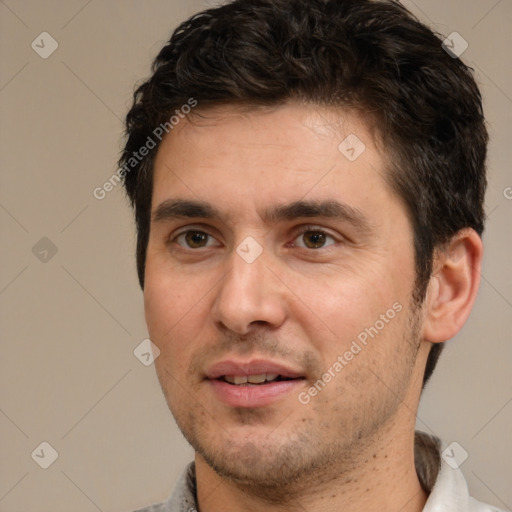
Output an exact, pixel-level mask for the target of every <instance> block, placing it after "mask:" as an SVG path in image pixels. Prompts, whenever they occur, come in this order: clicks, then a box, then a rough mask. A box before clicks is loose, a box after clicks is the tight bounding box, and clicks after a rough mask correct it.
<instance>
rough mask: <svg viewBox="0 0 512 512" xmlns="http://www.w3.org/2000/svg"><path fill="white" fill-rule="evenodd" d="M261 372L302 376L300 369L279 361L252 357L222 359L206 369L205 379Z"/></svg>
mask: <svg viewBox="0 0 512 512" xmlns="http://www.w3.org/2000/svg"><path fill="white" fill-rule="evenodd" d="M263 373H270V374H277V375H280V376H281V377H286V378H288V379H296V378H300V377H304V375H303V374H302V373H300V371H298V370H295V369H293V368H290V367H288V366H285V365H283V364H281V363H277V362H274V361H269V360H265V359H253V360H251V361H235V360H232V359H230V360H224V361H220V362H218V363H216V364H214V365H213V366H211V367H209V368H208V370H207V371H206V378H207V379H218V378H220V377H224V376H226V375H228V376H242V375H245V376H249V375H261V374H263Z"/></svg>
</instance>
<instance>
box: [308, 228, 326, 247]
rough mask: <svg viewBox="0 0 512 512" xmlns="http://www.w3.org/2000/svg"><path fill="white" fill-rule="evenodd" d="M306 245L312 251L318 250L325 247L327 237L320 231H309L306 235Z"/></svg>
mask: <svg viewBox="0 0 512 512" xmlns="http://www.w3.org/2000/svg"><path fill="white" fill-rule="evenodd" d="M303 236H304V243H305V244H306V247H309V248H310V249H318V248H319V247H323V246H324V245H325V239H326V236H325V234H324V233H320V232H318V231H307V232H306V233H304V235H303Z"/></svg>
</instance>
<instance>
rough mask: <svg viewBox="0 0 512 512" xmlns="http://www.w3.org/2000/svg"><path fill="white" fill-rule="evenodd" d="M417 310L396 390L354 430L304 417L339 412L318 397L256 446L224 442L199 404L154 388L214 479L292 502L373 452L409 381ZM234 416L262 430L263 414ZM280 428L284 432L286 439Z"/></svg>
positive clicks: (344, 423) (347, 475)
mask: <svg viewBox="0 0 512 512" xmlns="http://www.w3.org/2000/svg"><path fill="white" fill-rule="evenodd" d="M420 309H421V308H420V307H418V304H416V306H415V307H412V308H411V309H410V310H409V319H408V321H409V326H408V329H407V331H406V332H405V333H404V336H403V338H404V339H403V343H405V344H407V348H406V350H407V354H406V355H404V357H405V358H406V361H405V362H404V363H403V364H402V369H401V374H400V375H399V377H398V379H397V382H396V386H395V389H394V390H393V391H391V392H390V393H389V394H388V396H387V397H386V398H385V401H382V400H381V398H379V399H378V400H376V401H375V403H379V408H378V413H375V410H371V409H370V410H366V411H361V414H360V415H359V418H358V422H359V424H355V423H354V421H353V418H348V420H347V418H346V417H343V416H342V415H341V416H339V417H336V415H334V422H336V424H337V425H340V427H339V428H335V427H334V426H333V423H334V422H330V424H329V425H327V427H328V430H327V431H325V430H322V424H323V425H324V426H325V425H326V424H325V420H324V419H323V418H322V417H321V416H320V417H317V418H314V417H311V416H307V408H308V407H313V408H315V409H318V411H319V413H318V414H321V411H322V407H323V408H324V409H325V407H326V406H327V408H330V409H331V412H332V411H334V412H336V409H338V410H340V408H339V407H338V408H336V406H334V407H333V406H332V404H328V403H327V402H326V401H322V397H321V393H320V394H319V396H318V397H316V398H317V402H316V403H314V404H313V403H310V404H308V405H306V406H304V407H305V408H306V409H305V412H306V414H304V415H301V414H300V413H301V412H302V410H299V417H298V418H297V417H296V416H297V415H296V414H291V415H290V416H289V417H287V418H284V419H283V421H282V424H280V425H279V426H278V427H276V429H275V430H274V431H270V430H269V432H268V433H267V435H266V436H263V437H260V438H258V439H259V440H258V441H257V443H255V442H254V440H253V441H251V440H238V439H236V438H233V437H230V435H229V432H228V431H227V430H225V429H223V427H222V425H220V423H216V422H215V421H214V419H213V418H212V416H211V415H210V414H209V413H208V412H206V409H205V408H204V407H203V406H201V405H198V406H196V407H191V408H190V407H189V406H190V403H188V404H184V403H181V404H176V403H175V402H174V401H173V400H172V399H171V396H170V395H171V394H172V392H168V391H169V387H168V386H166V385H165V382H164V381H163V380H162V379H160V382H161V384H162V388H163V390H164V394H165V395H166V398H167V403H168V405H169V407H170V409H171V412H172V413H173V416H174V418H175V420H176V422H177V424H178V427H179V428H180V430H181V432H182V433H183V435H184V436H185V438H186V439H187V441H188V442H189V443H190V445H191V446H192V447H193V448H194V450H195V452H196V453H197V454H198V455H199V456H200V457H202V458H203V459H204V461H205V462H206V463H207V464H208V465H209V466H210V467H211V468H212V469H213V470H214V471H215V472H216V473H217V474H218V475H219V476H221V477H223V478H225V479H227V480H229V481H231V482H233V483H234V484H235V485H237V486H238V487H239V488H240V489H241V490H243V491H245V492H247V493H249V494H251V495H253V496H256V497H259V498H260V499H262V500H264V501H269V502H272V503H289V502H290V501H292V502H293V501H295V500H296V499H297V496H298V494H301V490H303V489H309V490H311V489H312V488H314V487H321V486H323V485H327V484H329V482H331V481H332V480H338V481H340V483H342V482H343V480H344V479H346V480H347V481H349V480H350V479H351V478H352V475H353V474H354V472H357V470H358V469H359V468H360V467H361V454H362V453H368V452H369V450H370V449H371V448H372V447H374V446H376V443H377V442H378V441H377V439H378V438H379V435H380V434H381V433H382V431H383V429H385V428H386V427H387V425H388V424H389V423H390V421H392V420H393V417H394V415H395V413H396V412H397V409H398V407H399V406H400V403H401V400H402V399H403V397H404V395H405V390H406V388H407V386H408V384H409V383H410V380H411V375H412V369H413V366H414V363H415V360H416V355H417V353H418V349H419V345H420V339H419V318H420ZM160 377H162V375H160V372H159V378H160ZM338 378H339V377H338ZM166 390H167V392H166ZM324 412H325V411H324ZM232 414H233V415H234V416H236V417H237V418H236V419H237V421H238V424H241V425H254V424H262V425H264V417H265V415H266V414H267V413H266V412H265V411H260V410H254V409H253V410H251V409H249V410H248V409H239V410H233V411H232ZM318 414H317V416H318ZM294 418H295V419H294ZM212 425H213V428H212ZM283 426H284V428H285V429H286V428H288V433H286V435H285V434H284V433H283V430H284V429H283ZM347 427H348V428H347ZM214 429H216V432H214Z"/></svg>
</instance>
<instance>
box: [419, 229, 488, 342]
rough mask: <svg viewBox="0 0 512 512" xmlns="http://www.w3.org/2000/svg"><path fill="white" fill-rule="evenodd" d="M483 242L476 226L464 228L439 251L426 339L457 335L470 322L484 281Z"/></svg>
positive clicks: (428, 302) (430, 289) (428, 305)
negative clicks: (469, 317)
mask: <svg viewBox="0 0 512 512" xmlns="http://www.w3.org/2000/svg"><path fill="white" fill-rule="evenodd" d="M482 256H483V245H482V240H481V238H480V236H479V235H478V234H477V233H476V232H475V231H474V230H473V229H469V228H468V229H463V230H461V231H459V232H458V233H456V234H455V235H454V236H453V237H452V238H451V240H450V241H449V242H447V243H446V244H445V245H444V246H443V247H441V248H439V249H438V250H437V251H436V254H435V259H434V269H433V272H432V276H431V278H430V283H429V286H428V290H427V296H426V299H425V306H426V307H425V310H424V314H425V323H424V328H423V338H424V339H426V340H428V341H431V342H432V343H439V342H443V341H446V340H449V339H450V338H453V337H454V336H455V335H456V334H457V333H458V332H459V331H460V329H461V328H462V326H463V325H464V323H465V322H466V320H467V318H468V316H469V313H470V312H471V309H472V307H473V304H474V302H475V299H476V295H477V292H478V286H479V284H480V272H481V267H482Z"/></svg>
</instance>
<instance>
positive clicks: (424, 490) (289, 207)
mask: <svg viewBox="0 0 512 512" xmlns="http://www.w3.org/2000/svg"><path fill="white" fill-rule="evenodd" d="M486 145H487V132H486V129H485V124H484V117H483V113H482V105H481V97H480V93H479V91H478V88H477V86H476V84H475V82H474V79H473V77H472V75H471V73H470V71H469V70H468V68H467V67H466V66H465V65H464V64H463V63H462V62H461V61H460V60H459V59H457V58H455V56H454V55H451V54H449V53H447V51H445V49H444V48H443V47H442V42H441V40H440V39H438V38H437V37H436V36H435V35H434V34H433V33H432V32H431V31H430V30H429V29H428V28H426V27H425V26H423V25H422V24H420V23H419V22H418V21H417V20H416V19H414V18H413V17H412V15H411V14H410V13H408V12H407V11H406V10H405V9H404V8H403V7H402V6H401V5H400V4H399V3H397V2H394V1H371V0H330V1H326V0H291V1H284V0H237V1H234V2H230V3H227V4H226V5H224V6H221V7H218V8H215V9H211V10H208V11H205V12H204V13H200V14H198V15H196V16H194V17H193V18H191V19H190V20H188V21H187V22H185V23H183V24H182V25H181V26H180V27H179V28H178V29H177V30H176V31H175V33H174V35H173V36H172V38H171V40H170V41H169V43H168V44H167V45H166V46H165V47H164V48H163V49H162V50H161V52H160V54H159V55H158V57H157V59H156V61H155V63H154V67H153V76H152V77H151V78H150V79H149V80H148V81H147V82H145V83H144V84H142V85H141V86H140V87H139V88H138V90H137V91H136V93H135V97H134V105H133V107H132V109H131V110H130V112H129V114H128V116H127V142H126V146H125V149H124V152H123V155H122V158H121V162H120V163H121V167H122V169H123V173H122V174H123V176H124V178H125V186H126V190H127V193H128V195H129V197H130V199H131V201H132V204H133V206H134V208H135V215H136V222H137V229H138V248H137V261H138V273H139V279H140V283H141V286H142V288H143V290H144V299H145V311H146V319H147V323H148V328H149V333H150V337H151V340H152V341H153V343H154V345H155V346H156V347H157V348H158V350H159V357H158V358H157V359H156V361H155V365H156V369H157V373H158V377H159V380H160V383H161V385H162V389H163V391H164V394H165V397H166V399H167V402H168V404H169V407H170V409H171V411H172V413H173V415H174V417H175V419H176V421H177V423H178V425H179V427H180V429H181V430H182V432H183V434H184V436H185V437H186V438H187V440H188V441H189V442H190V444H191V445H192V447H193V448H194V450H195V463H193V464H191V465H190V466H189V468H187V470H186V472H185V473H184V474H183V477H182V479H181V480H180V481H179V482H178V484H177V486H176V488H175V489H174V491H173V494H172V496H171V497H170V498H169V500H168V501H167V502H166V503H163V504H160V505H154V506H152V507H148V508H146V509H144V510H146V511H180V512H182V511H183V512H184V511H189V512H191V511H194V510H199V511H201V512H216V511H220V510H228V511H230V512H237V511H242V510H244V511H246V510H251V511H289V510H294V511H296V510H304V511H308V512H316V511H322V512H325V511H340V510H350V511H363V510H364V511H368V510H379V511H399V510H400V511H402V512H412V511H415V512H417V511H420V510H424V511H450V512H455V511H483V510H496V509H493V508H491V507H489V506H486V505H484V504H481V503H479V502H477V501H476V500H473V499H472V498H470V497H469V496H468V490H467V486H466V484H465V481H464V479H463V477H462V474H461V473H460V472H459V470H454V469H452V468H451V467H450V466H449V465H447V463H446V462H444V461H443V460H442V459H441V457H440V453H439V449H440V443H439V442H438V441H437V440H436V439H435V438H432V437H430V436H427V435H426V434H416V436H415V432H414V428H415V419H416V412H417V409H418V403H419V398H420V394H421V391H422V389H423V387H424V385H425V383H426V382H427V380H428V379H429V377H430V375H431V374H432V371H433V369H434V367H435V364H436V361H437V358H438V357H439V354H440V352H441V350H442V347H443V342H444V341H446V340H448V339H450V338H452V337H453V336H454V335H455V334H456V333H457V332H458V331H459V330H460V328H461V327H462V325H463V324H464V322H465V320H466V319H467V317H468V315H469V313H470V310H471V308H472V305H473V303H474V300H475V296H476V293H477V289H478V284H479V272H480V268H481V261H482V242H481V238H480V235H481V233H482V231H483V219H484V213H483V197H484V192H485V186H486V178H485V156H486Z"/></svg>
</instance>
